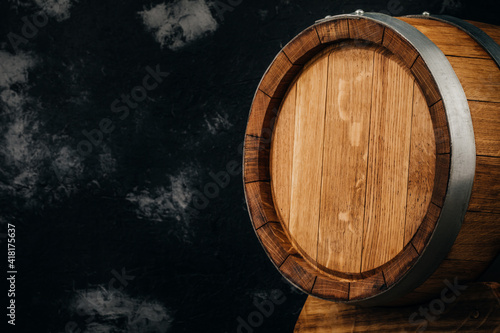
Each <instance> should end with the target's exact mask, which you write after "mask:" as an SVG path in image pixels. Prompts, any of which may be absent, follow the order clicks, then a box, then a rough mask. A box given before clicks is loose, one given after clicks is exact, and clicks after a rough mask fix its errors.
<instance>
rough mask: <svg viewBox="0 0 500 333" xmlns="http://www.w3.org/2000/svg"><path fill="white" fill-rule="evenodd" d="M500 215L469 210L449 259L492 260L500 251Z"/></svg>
mask: <svg viewBox="0 0 500 333" xmlns="http://www.w3.org/2000/svg"><path fill="white" fill-rule="evenodd" d="M499 223H500V216H499V215H498V214H491V213H480V212H467V214H466V215H465V219H464V221H463V222H462V228H461V229H460V233H459V234H458V237H457V239H456V241H455V244H453V247H452V248H451V250H450V253H449V254H448V256H447V258H448V259H456V260H460V259H462V260H479V261H486V262H491V261H492V260H493V259H495V257H496V256H497V255H498V253H499V252H500V242H499V241H498V240H499V239H500V228H499V227H498V226H499Z"/></svg>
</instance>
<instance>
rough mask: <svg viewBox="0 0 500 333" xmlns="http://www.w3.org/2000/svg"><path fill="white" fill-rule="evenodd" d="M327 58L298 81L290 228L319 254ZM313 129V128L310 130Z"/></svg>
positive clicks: (308, 249) (305, 247)
mask: <svg viewBox="0 0 500 333" xmlns="http://www.w3.org/2000/svg"><path fill="white" fill-rule="evenodd" d="M327 74H328V58H326V57H321V58H320V59H318V60H317V61H315V62H314V64H313V65H311V66H309V67H308V68H306V69H305V70H304V72H303V73H302V74H301V76H300V79H299V80H298V81H297V83H296V84H297V96H296V114H295V129H294V150H293V169H292V188H291V207H290V222H289V231H290V234H291V236H292V237H293V239H294V240H295V241H296V242H297V243H298V244H300V246H301V247H302V249H303V250H304V251H305V252H306V253H307V254H308V255H309V256H311V257H313V258H316V251H317V240H318V220H319V207H320V195H321V172H322V161H323V147H322V146H319V147H318V144H321V143H322V142H323V132H324V127H325V125H324V122H325V103H326V87H327ZM311 129H314V130H313V131H311Z"/></svg>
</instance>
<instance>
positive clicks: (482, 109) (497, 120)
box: [469, 101, 500, 157]
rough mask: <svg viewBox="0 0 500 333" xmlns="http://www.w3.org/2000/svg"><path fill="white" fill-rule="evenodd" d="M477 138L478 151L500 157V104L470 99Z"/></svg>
mask: <svg viewBox="0 0 500 333" xmlns="http://www.w3.org/2000/svg"><path fill="white" fill-rule="evenodd" d="M469 109H470V112H471V116H472V125H473V126H474V136H475V138H476V153H477V154H478V155H482V156H494V157H500V105H499V104H498V103H488V102H474V101H469Z"/></svg>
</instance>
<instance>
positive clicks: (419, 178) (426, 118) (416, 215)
mask: <svg viewBox="0 0 500 333" xmlns="http://www.w3.org/2000/svg"><path fill="white" fill-rule="evenodd" d="M435 168H436V144H435V140H434V130H433V127H432V119H431V116H430V113H429V108H428V107H427V103H426V102H425V97H424V95H423V94H422V92H421V90H420V88H419V86H418V84H417V83H416V82H415V83H414V86H413V115H412V123H411V146H410V165H409V171H408V194H407V198H406V222H405V235H404V244H405V245H406V244H407V243H408V242H409V241H410V240H411V238H412V237H413V235H414V234H415V232H416V231H417V229H418V227H419V226H420V224H421V223H422V221H423V219H424V217H425V214H426V213H427V209H428V207H429V204H430V202H431V197H432V190H433V188H434V174H435Z"/></svg>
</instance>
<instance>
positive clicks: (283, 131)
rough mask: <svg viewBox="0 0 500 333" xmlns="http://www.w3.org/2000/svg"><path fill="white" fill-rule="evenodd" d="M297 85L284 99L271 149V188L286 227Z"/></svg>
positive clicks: (288, 211)
mask: <svg viewBox="0 0 500 333" xmlns="http://www.w3.org/2000/svg"><path fill="white" fill-rule="evenodd" d="M296 92H297V85H296V84H294V85H293V86H292V88H291V89H290V91H289V92H288V94H287V96H286V97H285V98H284V99H283V104H282V106H281V108H280V112H279V116H278V119H277V122H276V127H275V129H274V134H273V135H274V139H273V144H272V147H271V171H270V172H271V186H272V190H273V197H274V199H275V200H274V202H275V204H276V208H277V212H278V215H279V216H280V219H281V221H282V222H283V223H284V225H285V226H287V227H288V225H289V221H290V200H291V189H292V167H293V142H294V132H295V104H296Z"/></svg>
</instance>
